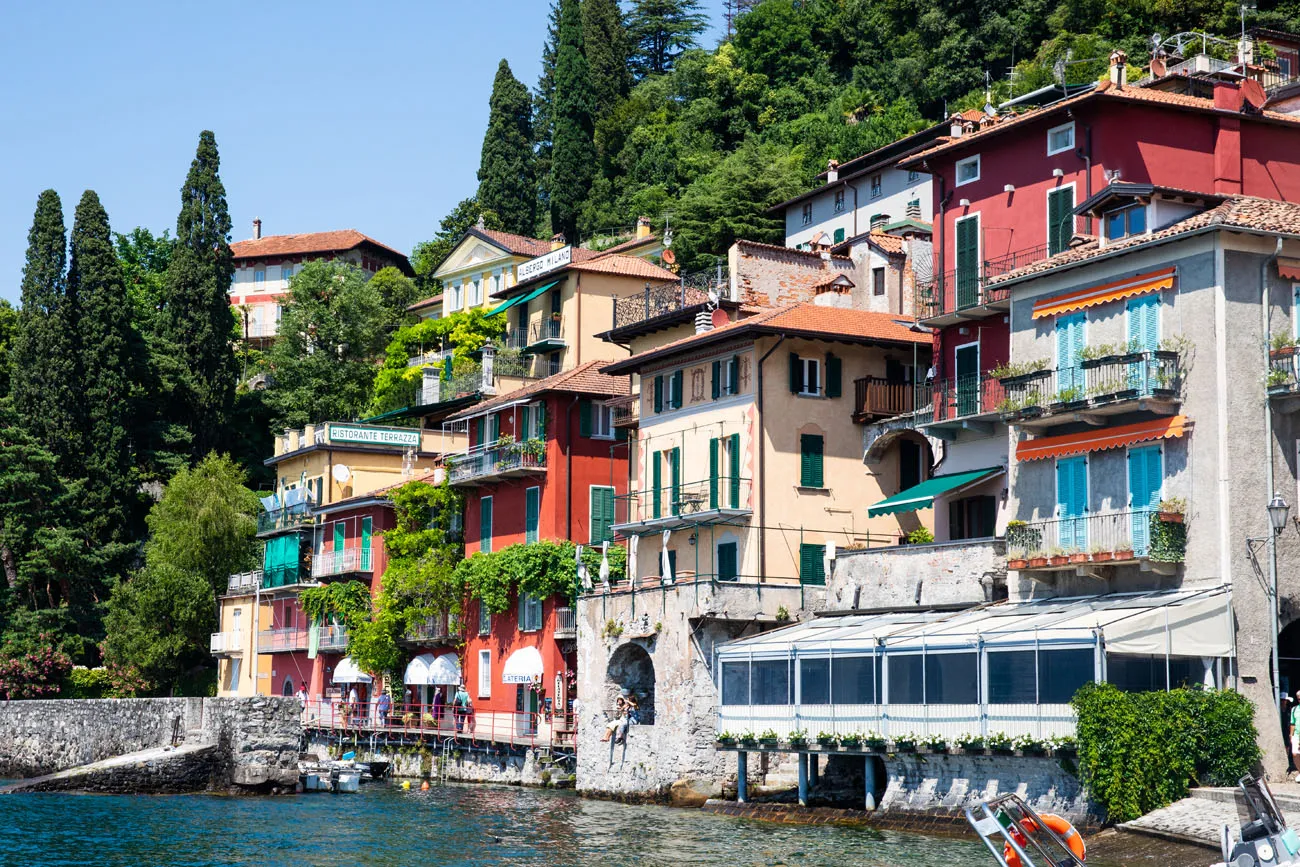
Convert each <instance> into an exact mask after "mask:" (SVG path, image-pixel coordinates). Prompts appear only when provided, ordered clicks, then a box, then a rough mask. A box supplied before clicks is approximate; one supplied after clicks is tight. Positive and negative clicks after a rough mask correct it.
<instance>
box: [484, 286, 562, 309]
mask: <svg viewBox="0 0 1300 867" xmlns="http://www.w3.org/2000/svg"><path fill="white" fill-rule="evenodd" d="M559 282H560V281H559V280H552V281H551V282H550V283H543V284H542V285H541V286H538V287H537V288H536V289H534V290H533V291H531V292H526V293H524V294H523V295H516V296H515V297H514V298H511V299H510V300H509V301H504V302H502V303H501V304H498V305H497V306H496V307H493V308H492V309H491V310H489V311H488V312H487V315H488V316H496V315H497V314H498V313H504V312H505V311H507V310H509V309H510V308H511V307H514V306H515V305H516V304H523V303H525V302H527V301H532V300H533V299H534V298H536V297H537V296H538V295H541V294H542V293H543V292H545V291H546V290H547V289H550V288H551V287H552V286H554V285H555V284H556V283H559Z"/></svg>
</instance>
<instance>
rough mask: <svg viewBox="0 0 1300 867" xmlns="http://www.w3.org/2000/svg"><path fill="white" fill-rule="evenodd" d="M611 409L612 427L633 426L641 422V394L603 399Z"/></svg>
mask: <svg viewBox="0 0 1300 867" xmlns="http://www.w3.org/2000/svg"><path fill="white" fill-rule="evenodd" d="M605 406H607V407H609V408H610V409H611V410H612V416H613V424H614V427H624V428H634V427H637V426H638V425H639V424H640V423H641V395H639V394H629V395H627V396H625V397H616V398H614V399H613V400H607V401H605Z"/></svg>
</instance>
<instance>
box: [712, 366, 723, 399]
mask: <svg viewBox="0 0 1300 867" xmlns="http://www.w3.org/2000/svg"><path fill="white" fill-rule="evenodd" d="M721 395H722V362H721V361H715V362H713V399H714V400H717V399H718V398H719V397H720V396H721Z"/></svg>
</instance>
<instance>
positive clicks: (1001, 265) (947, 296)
mask: <svg viewBox="0 0 1300 867" xmlns="http://www.w3.org/2000/svg"><path fill="white" fill-rule="evenodd" d="M1048 255H1049V251H1048V247H1047V245H1046V244H1040V245H1038V246H1037V247H1030V248H1028V249H1025V250H1016V251H1015V252H1012V253H1007V254H1006V255H1005V256H999V257H997V258H994V259H986V260H984V261H983V262H981V263H980V264H979V266H978V267H977V268H974V269H965V268H958V269H954V270H952V271H947V272H943V273H940V274H936V275H934V276H933V277H931V278H930V279H929V280H925V281H922V282H919V283H918V284H917V287H916V288H917V300H918V307H919V309H918V314H919V316H920V318H921V319H931V318H934V317H936V316H943V315H945V314H948V313H955V312H957V311H959V310H970V309H973V308H976V307H982V306H984V305H987V304H995V303H997V302H1001V301H1006V300H1007V299H1008V298H1010V295H1011V290H1010V288H1009V287H1008V288H1001V287H999V286H997V285H996V284H995V283H994V281H996V280H997V279H998V278H1000V277H1003V276H1004V275H1006V274H1009V273H1011V272H1012V271H1015V270H1016V269H1017V268H1023V267H1024V266H1026V265H1032V264H1033V263H1035V262H1040V261H1042V260H1043V259H1046V258H1047V257H1048ZM990 284H992V285H990Z"/></svg>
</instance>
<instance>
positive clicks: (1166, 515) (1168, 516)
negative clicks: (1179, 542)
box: [1156, 512, 1183, 524]
mask: <svg viewBox="0 0 1300 867" xmlns="http://www.w3.org/2000/svg"><path fill="white" fill-rule="evenodd" d="M1156 517H1157V518H1159V519H1160V520H1161V521H1164V522H1165V523H1166V524H1181V523H1182V522H1183V513H1182V512H1157V513H1156Z"/></svg>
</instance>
